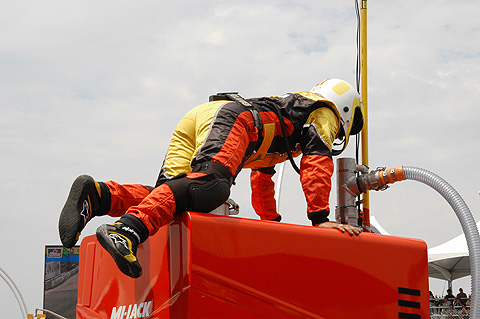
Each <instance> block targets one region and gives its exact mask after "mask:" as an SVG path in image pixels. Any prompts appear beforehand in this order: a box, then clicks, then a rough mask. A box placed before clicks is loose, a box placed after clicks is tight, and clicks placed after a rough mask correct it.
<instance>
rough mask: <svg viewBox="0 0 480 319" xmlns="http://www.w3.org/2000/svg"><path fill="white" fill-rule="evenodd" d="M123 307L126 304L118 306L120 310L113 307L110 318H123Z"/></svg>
mask: <svg viewBox="0 0 480 319" xmlns="http://www.w3.org/2000/svg"><path fill="white" fill-rule="evenodd" d="M123 308H124V306H120V307H118V310H117V308H115V307H113V309H112V315H111V316H110V319H122V314H123Z"/></svg>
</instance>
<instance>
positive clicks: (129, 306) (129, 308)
mask: <svg viewBox="0 0 480 319" xmlns="http://www.w3.org/2000/svg"><path fill="white" fill-rule="evenodd" d="M130 310H132V305H128V311H127V315H126V316H125V319H128V316H129V315H130Z"/></svg>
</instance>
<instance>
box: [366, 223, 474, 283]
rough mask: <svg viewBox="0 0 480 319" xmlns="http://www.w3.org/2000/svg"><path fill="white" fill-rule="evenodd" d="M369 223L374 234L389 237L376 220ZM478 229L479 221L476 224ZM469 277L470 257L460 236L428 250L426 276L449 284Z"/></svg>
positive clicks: (463, 237) (465, 243) (462, 237)
mask: <svg viewBox="0 0 480 319" xmlns="http://www.w3.org/2000/svg"><path fill="white" fill-rule="evenodd" d="M370 223H371V225H372V228H373V230H374V232H375V233H377V234H382V235H389V233H388V232H387V231H386V230H385V229H384V228H383V227H382V226H381V225H380V223H379V222H378V221H377V219H376V218H375V217H373V216H370ZM477 228H480V221H479V222H478V223H477ZM469 275H470V257H469V255H468V247H467V240H466V239H465V235H464V234H461V235H459V236H457V237H455V238H453V239H451V240H449V241H447V242H445V243H443V244H441V245H438V246H436V247H432V248H430V249H428V276H429V277H432V278H437V279H442V280H446V281H448V282H449V286H451V282H452V281H453V280H455V279H459V278H462V277H465V276H469Z"/></svg>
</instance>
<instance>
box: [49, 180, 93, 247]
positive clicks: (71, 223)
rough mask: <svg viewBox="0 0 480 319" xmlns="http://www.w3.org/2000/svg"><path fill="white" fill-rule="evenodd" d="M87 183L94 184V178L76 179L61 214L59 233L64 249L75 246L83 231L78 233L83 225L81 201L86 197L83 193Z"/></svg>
mask: <svg viewBox="0 0 480 319" xmlns="http://www.w3.org/2000/svg"><path fill="white" fill-rule="evenodd" d="M87 183H93V178H92V177H90V176H88V175H81V176H78V177H77V178H76V179H75V181H74V182H73V184H72V188H71V189H70V193H69V194H68V197H67V201H66V202H65V205H64V206H63V209H62V212H61V213H60V219H59V221H58V231H59V234H60V240H61V241H62V244H63V246H64V247H67V248H71V247H73V246H75V244H76V243H77V240H78V235H79V233H80V232H81V231H82V230H83V227H82V229H81V230H80V231H78V228H79V226H80V223H81V217H80V212H81V211H82V209H83V201H81V200H80V199H81V198H82V197H86V196H85V194H83V195H84V196H82V193H83V190H84V189H85V185H87Z"/></svg>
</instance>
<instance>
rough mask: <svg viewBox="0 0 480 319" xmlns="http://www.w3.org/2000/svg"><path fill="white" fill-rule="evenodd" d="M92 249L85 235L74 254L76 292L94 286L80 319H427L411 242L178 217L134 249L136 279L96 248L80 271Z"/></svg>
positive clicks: (422, 250) (422, 263) (422, 252)
mask: <svg viewBox="0 0 480 319" xmlns="http://www.w3.org/2000/svg"><path fill="white" fill-rule="evenodd" d="M92 244H95V245H98V244H96V241H95V239H94V237H93V236H91V237H88V238H86V239H84V241H83V242H82V247H81V260H80V269H81V271H80V279H79V284H80V285H85V287H81V288H80V289H87V288H88V287H87V286H88V284H85V283H88V282H89V280H90V279H89V278H92V279H91V281H90V282H92V285H91V286H92V289H91V293H90V294H91V298H90V300H91V302H90V306H88V304H87V303H86V302H85V300H86V299H87V298H86V297H85V296H86V294H85V292H82V294H80V293H79V302H78V305H77V317H78V318H117V319H120V318H121V319H131V318H142V317H146V316H145V314H146V313H148V315H149V318H225V317H229V318H360V319H361V318H399V317H401V315H399V314H400V313H409V314H417V315H418V316H417V317H415V316H414V317H413V318H428V316H429V309H428V277H427V276H428V271H427V248H426V245H425V243H424V242H423V241H419V240H413V239H407V238H397V237H391V236H382V235H375V234H369V233H363V234H361V235H360V236H359V237H353V238H352V237H350V236H349V235H347V234H342V233H341V232H339V231H337V230H329V229H320V228H314V227H311V226H298V225H290V224H283V223H275V222H267V221H258V220H250V219H242V218H235V217H223V216H215V215H208V214H199V213H184V214H179V215H177V216H176V218H175V220H174V221H173V222H172V223H171V224H170V225H169V226H167V227H164V228H162V229H161V230H160V231H159V232H158V233H157V235H155V236H153V237H151V238H150V239H149V240H148V241H147V242H145V243H144V244H142V245H140V247H139V250H138V258H139V261H140V263H141V264H142V266H143V269H144V274H143V275H142V277H140V278H139V279H136V280H135V279H131V278H129V277H127V276H125V275H123V274H122V273H120V271H118V270H117V268H116V265H115V264H114V262H113V260H112V259H111V257H110V256H109V255H108V254H107V253H106V252H105V251H104V250H103V249H102V248H101V247H97V249H95V250H94V258H95V259H94V261H95V262H94V263H93V267H91V273H84V272H85V271H86V272H88V271H89V269H90V268H89V267H88V266H86V263H87V261H86V260H85V257H86V256H87V255H88V254H90V255H92V253H91V246H90V245H92ZM88 247H90V248H88ZM87 248H88V249H87ZM89 249H90V250H89ZM88 251H90V253H87V252H88ZM89 258H91V256H90V257H89ZM79 292H80V290H79ZM417 294H420V296H417ZM149 302H151V303H150V304H148V303H149ZM146 305H147V306H148V309H147V310H146V311H147V312H145V309H144V308H145V307H146ZM139 307H143V308H142V309H141V311H140V312H139V311H138V309H139ZM129 308H130V310H129ZM95 315H98V317H95Z"/></svg>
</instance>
